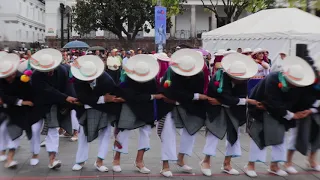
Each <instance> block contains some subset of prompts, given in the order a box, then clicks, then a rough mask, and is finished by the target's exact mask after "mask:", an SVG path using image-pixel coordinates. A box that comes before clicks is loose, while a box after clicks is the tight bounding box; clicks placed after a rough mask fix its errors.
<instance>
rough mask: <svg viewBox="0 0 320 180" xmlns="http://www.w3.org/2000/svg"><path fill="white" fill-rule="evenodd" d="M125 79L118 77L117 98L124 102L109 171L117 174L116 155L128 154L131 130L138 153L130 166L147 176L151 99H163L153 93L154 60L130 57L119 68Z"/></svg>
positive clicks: (141, 55) (154, 87) (151, 122)
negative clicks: (146, 154)
mask: <svg viewBox="0 0 320 180" xmlns="http://www.w3.org/2000/svg"><path fill="white" fill-rule="evenodd" d="M123 70H124V71H125V75H124V76H125V77H122V78H121V79H122V83H121V87H120V88H121V94H122V95H121V96H122V97H123V98H124V99H125V103H124V104H123V105H122V109H121V113H120V118H119V122H118V123H117V128H118V129H119V130H121V131H120V132H119V133H118V134H117V135H116V143H119V144H120V145H121V147H120V148H119V144H118V146H115V148H114V150H115V151H116V155H115V157H114V161H113V171H115V172H120V171H121V167H120V154H121V153H125V154H127V153H128V146H129V144H128V141H129V136H130V133H132V132H131V131H132V130H134V129H139V133H140V138H139V142H138V153H137V157H136V160H135V161H134V165H135V167H136V168H137V170H138V171H139V172H140V173H143V174H148V173H150V170H149V169H148V168H146V167H145V164H144V161H143V157H144V153H145V152H146V151H148V150H149V149H150V137H149V136H150V134H151V129H152V127H153V126H154V121H155V120H156V117H155V116H156V114H155V104H154V103H155V100H156V99H161V98H162V97H163V96H162V95H160V94H157V83H156V79H155V77H156V75H157V74H158V72H159V64H158V62H157V60H156V59H155V58H154V57H152V56H149V55H145V54H139V55H136V56H133V57H132V58H130V61H128V62H127V64H126V65H125V66H124V67H123Z"/></svg>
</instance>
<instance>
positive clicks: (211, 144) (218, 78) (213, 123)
mask: <svg viewBox="0 0 320 180" xmlns="http://www.w3.org/2000/svg"><path fill="white" fill-rule="evenodd" d="M221 65H222V68H223V69H221V70H219V71H217V72H216V74H215V77H213V79H212V80H211V81H210V83H209V88H208V96H209V98H208V102H209V104H208V106H207V117H208V119H207V120H206V127H207V130H208V131H207V134H206V144H205V146H204V150H203V153H204V154H205V155H206V156H205V158H204V160H202V161H201V163H200V167H201V171H202V173H203V174H204V175H206V176H211V175H212V173H211V169H210V157H211V156H215V155H216V149H217V145H218V142H219V139H220V140H222V139H223V138H224V136H225V134H227V142H226V153H225V159H224V164H223V166H222V168H221V170H222V171H223V172H225V173H228V174H231V175H238V174H239V172H238V171H237V170H235V169H233V168H232V166H231V158H233V157H239V156H241V145H240V140H239V137H238V129H239V127H240V126H242V125H243V124H244V123H245V122H246V104H255V100H252V99H246V97H247V80H248V79H249V78H251V77H252V76H254V75H255V74H256V73H257V71H258V67H257V66H256V63H255V62H254V61H252V59H251V58H250V57H248V56H245V55H242V54H239V53H237V54H230V55H228V56H226V57H224V58H223V61H222V63H221Z"/></svg>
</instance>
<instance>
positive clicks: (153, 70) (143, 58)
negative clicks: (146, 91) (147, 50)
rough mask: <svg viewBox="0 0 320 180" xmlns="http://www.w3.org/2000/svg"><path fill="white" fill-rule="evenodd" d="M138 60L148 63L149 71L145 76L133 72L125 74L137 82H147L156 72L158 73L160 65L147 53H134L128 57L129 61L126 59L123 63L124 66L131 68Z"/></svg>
mask: <svg viewBox="0 0 320 180" xmlns="http://www.w3.org/2000/svg"><path fill="white" fill-rule="evenodd" d="M138 62H144V63H147V64H148V65H149V73H148V74H147V75H145V76H140V75H137V74H135V73H128V72H126V74H127V76H128V77H129V78H130V79H132V80H134V81H137V82H148V81H150V80H152V79H154V78H155V77H156V76H157V74H158V73H159V70H160V67H159V63H158V61H157V60H156V59H155V58H154V57H151V56H149V55H147V54H139V55H135V56H133V57H131V58H130V61H128V62H127V63H126V65H125V67H126V68H128V69H130V70H132V69H133V68H134V66H135V64H136V63H138Z"/></svg>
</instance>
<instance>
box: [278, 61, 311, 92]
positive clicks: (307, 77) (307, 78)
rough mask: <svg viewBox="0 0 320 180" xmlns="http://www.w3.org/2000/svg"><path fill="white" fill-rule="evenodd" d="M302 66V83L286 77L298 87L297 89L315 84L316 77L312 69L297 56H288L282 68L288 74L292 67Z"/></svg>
mask: <svg viewBox="0 0 320 180" xmlns="http://www.w3.org/2000/svg"><path fill="white" fill-rule="evenodd" d="M293 65H300V66H301V67H302V68H303V73H304V76H303V78H302V79H301V80H300V81H297V80H294V79H291V78H290V77H287V76H284V77H285V78H286V80H287V81H288V82H289V83H290V84H292V85H294V86H296V87H305V86H309V85H311V84H313V83H314V81H315V78H316V75H315V72H314V70H313V69H312V67H311V66H310V65H309V64H308V63H307V62H306V61H305V60H304V59H302V58H300V57H297V56H287V57H286V58H285V59H284V60H283V64H282V68H283V71H284V72H286V71H287V70H288V68H289V67H290V66H293Z"/></svg>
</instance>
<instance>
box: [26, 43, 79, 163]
mask: <svg viewBox="0 0 320 180" xmlns="http://www.w3.org/2000/svg"><path fill="white" fill-rule="evenodd" d="M61 61H62V55H61V53H60V52H59V51H58V50H55V49H43V50H40V51H38V52H36V53H35V54H33V55H32V57H31V63H30V64H31V67H32V68H33V69H35V70H36V71H35V72H34V73H33V74H32V86H33V89H34V90H35V92H36V93H37V96H36V97H35V100H34V103H35V106H38V108H39V112H41V113H42V115H43V116H44V117H45V124H47V127H48V129H47V132H46V134H47V137H46V148H47V151H48V153H49V158H50V161H49V165H48V167H49V168H50V169H55V168H59V167H60V166H61V161H60V160H57V159H56V154H57V153H58V149H59V132H58V129H57V128H59V127H61V128H63V129H65V130H66V131H67V132H68V133H69V134H71V133H72V126H71V119H70V110H71V109H73V107H72V105H73V104H75V103H77V99H76V98H74V97H72V96H68V94H67V92H70V91H69V90H68V88H69V87H70V86H68V83H69V82H68V79H69V76H68V71H67V69H66V68H65V67H64V66H63V65H61Z"/></svg>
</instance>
